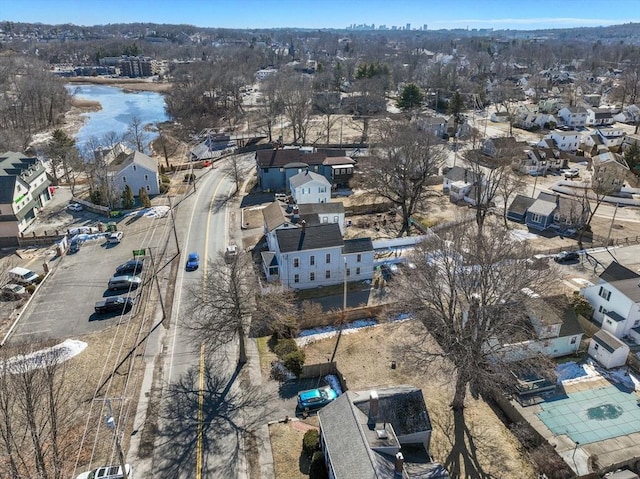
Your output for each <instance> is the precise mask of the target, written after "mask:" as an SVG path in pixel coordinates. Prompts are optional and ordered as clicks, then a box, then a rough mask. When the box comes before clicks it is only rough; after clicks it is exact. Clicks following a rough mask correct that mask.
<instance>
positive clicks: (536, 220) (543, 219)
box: [525, 211, 553, 231]
mask: <svg viewBox="0 0 640 479" xmlns="http://www.w3.org/2000/svg"><path fill="white" fill-rule="evenodd" d="M536 216H537V217H536ZM552 221H553V215H549V216H541V215H534V214H533V213H530V212H529V211H527V214H526V215H525V224H526V225H527V226H528V227H529V228H533V229H534V230H538V231H544V230H545V229H547V228H548V227H549V225H550V224H551V222H552Z"/></svg>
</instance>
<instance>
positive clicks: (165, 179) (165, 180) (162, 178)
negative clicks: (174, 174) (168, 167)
mask: <svg viewBox="0 0 640 479" xmlns="http://www.w3.org/2000/svg"><path fill="white" fill-rule="evenodd" d="M160 183H171V178H169V177H168V176H167V175H160Z"/></svg>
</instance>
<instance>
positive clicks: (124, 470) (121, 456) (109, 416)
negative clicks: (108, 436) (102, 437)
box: [104, 399, 129, 479]
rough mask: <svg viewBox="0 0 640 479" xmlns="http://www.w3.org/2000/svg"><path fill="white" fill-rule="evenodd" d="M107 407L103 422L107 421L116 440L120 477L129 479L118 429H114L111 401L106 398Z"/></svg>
mask: <svg viewBox="0 0 640 479" xmlns="http://www.w3.org/2000/svg"><path fill="white" fill-rule="evenodd" d="M107 409H108V410H109V413H108V414H107V415H106V417H105V418H104V419H105V422H106V423H107V427H108V428H109V429H111V431H113V437H114V438H115V440H116V448H117V449H118V457H119V459H120V468H121V469H122V478H123V479H129V474H128V473H127V468H126V464H125V462H124V454H123V453H122V445H121V444H120V439H119V438H118V431H117V430H116V429H117V428H116V420H115V419H114V418H113V411H112V410H111V401H110V400H109V399H107Z"/></svg>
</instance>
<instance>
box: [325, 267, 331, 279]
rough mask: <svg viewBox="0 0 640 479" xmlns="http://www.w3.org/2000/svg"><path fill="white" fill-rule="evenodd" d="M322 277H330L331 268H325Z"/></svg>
mask: <svg viewBox="0 0 640 479" xmlns="http://www.w3.org/2000/svg"><path fill="white" fill-rule="evenodd" d="M324 277H325V278H326V279H331V270H330V269H328V270H326V271H325V272H324Z"/></svg>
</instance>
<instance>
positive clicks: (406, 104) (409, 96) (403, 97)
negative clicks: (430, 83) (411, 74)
mask: <svg viewBox="0 0 640 479" xmlns="http://www.w3.org/2000/svg"><path fill="white" fill-rule="evenodd" d="M422 100H424V95H423V94H422V92H421V91H420V88H419V87H418V85H416V84H415V83H409V84H408V85H406V86H405V87H404V88H403V89H402V93H401V94H400V98H399V99H398V102H397V105H398V108H400V109H401V110H403V111H407V110H411V109H412V108H416V107H418V106H420V105H421V104H422Z"/></svg>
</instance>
